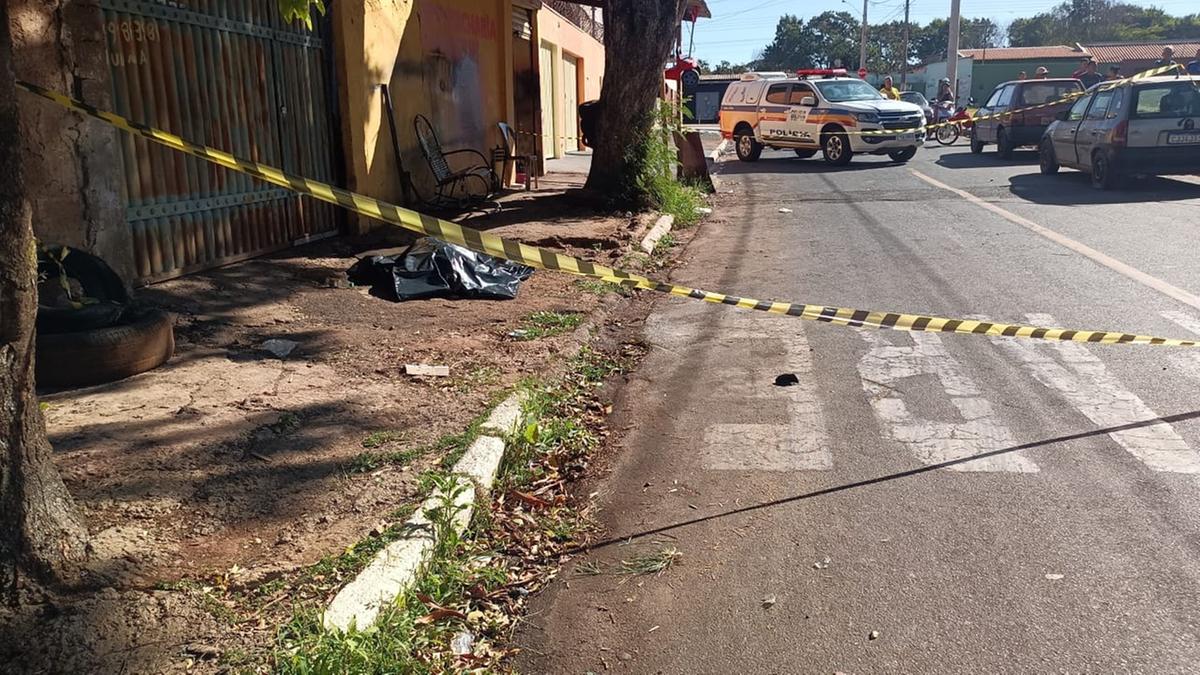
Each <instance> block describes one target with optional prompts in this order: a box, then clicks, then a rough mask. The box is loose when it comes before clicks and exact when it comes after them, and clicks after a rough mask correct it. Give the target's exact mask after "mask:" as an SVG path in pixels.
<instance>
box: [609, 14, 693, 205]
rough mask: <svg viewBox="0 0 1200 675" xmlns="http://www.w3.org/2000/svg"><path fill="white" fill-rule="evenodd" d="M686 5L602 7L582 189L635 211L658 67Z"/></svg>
mask: <svg viewBox="0 0 1200 675" xmlns="http://www.w3.org/2000/svg"><path fill="white" fill-rule="evenodd" d="M685 5H686V0H608V1H607V2H606V3H605V5H604V85H603V86H602V87H601V89H600V110H599V114H598V115H597V120H596V136H597V138H596V139H595V147H594V148H593V153H592V168H591V171H590V172H589V173H588V180H587V187H588V188H589V189H592V190H596V191H598V192H600V193H602V194H604V195H605V197H607V198H608V199H609V200H610V201H612V202H614V203H615V204H619V205H628V206H632V207H636V208H641V207H643V206H645V205H646V204H647V195H646V193H645V191H644V190H643V189H642V187H640V186H639V185H638V180H637V177H638V174H639V173H640V172H641V170H642V167H643V165H644V164H645V159H646V148H645V141H646V138H647V137H648V136H649V134H650V129H651V127H652V125H653V123H654V106H655V101H656V100H657V99H658V95H659V91H660V90H661V89H662V82H663V66H664V65H665V64H666V61H667V57H668V56H669V55H670V53H671V43H672V41H673V40H674V38H675V32H676V27H677V26H678V25H679V22H680V21H682V20H683V10H684V7H685Z"/></svg>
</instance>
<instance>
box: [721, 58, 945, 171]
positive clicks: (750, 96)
mask: <svg viewBox="0 0 1200 675" xmlns="http://www.w3.org/2000/svg"><path fill="white" fill-rule="evenodd" d="M863 132H868V133H863ZM872 132H873V133H872ZM721 135H722V136H724V137H725V138H729V139H733V141H734V147H735V149H736V150H737V156H738V159H740V160H742V161H744V162H753V161H755V160H757V159H758V157H759V155H761V154H762V150H763V148H764V147H767V148H791V149H793V150H795V151H796V154H797V155H798V156H800V157H801V158H808V157H812V156H813V155H816V154H817V151H818V150H820V151H821V152H822V153H823V154H824V156H825V161H826V162H829V163H830V164H836V165H844V164H847V163H849V162H850V159H851V158H852V157H853V156H854V155H855V154H858V153H865V154H872V155H887V156H888V157H891V158H892V160H893V161H896V162H907V161H908V160H910V159H912V157H913V155H915V154H917V148H919V147H921V145H922V144H923V143H924V142H925V113H924V111H923V110H921V108H920V106H917V105H913V104H912V103H905V102H903V101H892V100H889V99H887V98H884V96H883V95H882V94H880V93H879V92H878V91H877V90H876V89H875V88H874V87H872V86H871V85H869V84H867V83H866V82H864V81H862V80H860V79H857V78H853V77H846V71H844V70H841V69H836V70H828V69H816V70H800V71H797V74H796V75H795V76H792V75H788V74H787V73H746V74H744V75H742V77H741V79H740V80H738V81H737V82H734V83H733V84H731V85H729V87H728V88H727V89H726V90H725V98H724V99H722V101H721Z"/></svg>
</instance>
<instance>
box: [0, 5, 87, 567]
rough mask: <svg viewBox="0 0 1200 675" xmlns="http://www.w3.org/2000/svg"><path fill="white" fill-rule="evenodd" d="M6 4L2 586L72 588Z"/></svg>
mask: <svg viewBox="0 0 1200 675" xmlns="http://www.w3.org/2000/svg"><path fill="white" fill-rule="evenodd" d="M9 26H10V24H9V16H8V5H7V0H0V167H3V169H4V175H3V176H2V177H0V583H3V586H4V587H5V588H8V589H15V588H16V584H17V580H18V578H19V574H20V573H25V574H30V575H32V576H35V577H38V578H40V579H42V580H46V581H54V582H60V583H61V582H66V581H69V580H70V579H71V578H72V577H73V576H74V574H75V573H76V572H77V570H78V567H79V565H78V563H80V562H82V561H83V559H84V557H85V554H86V545H87V530H86V529H85V528H84V526H83V521H82V520H81V519H80V517H79V514H78V512H77V511H76V509H75V503H74V502H73V501H72V500H71V495H70V494H68V493H67V488H66V486H65V485H63V482H62V477H60V476H59V474H58V469H57V468H56V467H55V466H54V460H53V458H52V457H51V454H50V442H49V441H48V440H46V424H45V421H44V420H43V419H42V412H41V409H40V408H39V407H38V401H37V397H36V396H35V395H34V381H33V359H34V323H35V321H36V320H37V280H36V275H37V257H36V248H35V246H36V245H35V243H34V238H33V223H32V220H31V216H30V209H29V205H28V203H27V202H26V201H25V184H24V180H23V177H22V172H21V140H20V125H19V121H18V115H17V93H16V88H15V87H14V85H13V70H12V39H11V36H10V34H9V30H10V28H9Z"/></svg>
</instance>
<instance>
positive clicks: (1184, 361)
mask: <svg viewBox="0 0 1200 675" xmlns="http://www.w3.org/2000/svg"><path fill="white" fill-rule="evenodd" d="M1162 317H1163V318H1164V319H1167V320H1168V321H1173V322H1175V323H1177V324H1179V325H1180V326H1182V327H1183V329H1184V330H1188V331H1191V332H1193V333H1195V334H1196V335H1200V320H1197V319H1196V318H1195V317H1193V316H1192V315H1190V314H1185V313H1184V312H1178V311H1175V310H1170V311H1166V312H1162ZM1171 360H1172V361H1173V362H1174V363H1175V367H1176V368H1178V369H1179V371H1180V372H1182V373H1183V374H1184V375H1186V376H1188V377H1190V378H1192V379H1194V380H1200V354H1197V353H1195V352H1194V351H1192V350H1187V351H1184V352H1180V353H1178V354H1171Z"/></svg>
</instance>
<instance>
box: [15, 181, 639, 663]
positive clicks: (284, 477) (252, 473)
mask: <svg viewBox="0 0 1200 675" xmlns="http://www.w3.org/2000/svg"><path fill="white" fill-rule="evenodd" d="M571 159H572V160H573V161H581V160H579V159H576V158H571ZM583 178H584V175H582V174H578V173H570V172H566V171H558V172H556V173H555V174H553V175H552V176H551V177H550V179H549V180H547V181H546V183H544V184H543V185H542V189H541V190H537V191H533V192H516V193H512V194H510V195H508V196H506V197H505V198H504V199H503V200H502V205H503V209H502V210H501V211H500V212H499V213H494V214H483V215H478V214H477V215H475V216H473V217H471V218H468V219H466V221H465V223H466V224H469V225H470V226H472V227H475V228H479V229H488V230H490V231H493V232H495V233H497V234H500V235H502V236H505V237H510V238H515V239H518V240H521V241H524V242H526V243H531V244H536V245H541V246H546V247H550V248H554V249H558V250H563V251H565V252H568V253H571V254H573V255H577V256H581V257H588V258H591V259H593V260H597V261H601V262H604V263H605V264H615V263H616V262H617V260H618V259H619V258H620V257H621V256H622V255H623V254H624V252H625V251H626V250H627V247H628V246H629V245H630V244H632V245H634V246H636V241H634V239H633V238H634V237H635V236H636V235H637V234H638V232H637V231H636V227H635V225H636V226H640V225H641V223H640V222H638V223H632V222H631V221H630V220H629V219H626V218H623V217H597V216H595V215H594V214H592V212H590V211H589V210H588V209H587V207H584V206H579V205H577V204H576V203H575V202H574V201H573V199H572V198H571V196H570V195H569V194H568V193H569V191H570V190H571V189H575V188H578V187H580V186H582V181H583ZM409 240H411V236H410V235H408V234H407V233H403V232H400V231H398V230H390V229H389V230H383V231H380V232H378V233H376V234H373V235H370V236H367V237H360V238H338V239H332V240H326V241H322V242H318V243H315V244H311V245H308V246H305V247H301V248H296V249H291V250H288V251H284V252H282V253H279V254H276V255H273V256H269V257H265V258H259V259H255V260H250V261H247V262H243V263H238V264H235V265H231V266H228V267H224V268H221V269H217V270H212V271H208V272H204V273H200V274H194V275H191V276H187V277H183V278H180V279H176V280H172V281H168V282H164V283H160V284H156V285H153V286H151V287H148V288H145V289H142V290H141V291H139V293H138V297H139V298H140V299H142V300H143V301H146V302H149V303H151V304H154V305H157V306H159V307H162V308H164V309H167V310H168V311H170V312H172V313H174V314H175V315H176V317H177V320H176V329H175V335H176V341H177V350H176V354H175V356H174V357H173V358H172V359H171V361H170V362H169V363H168V364H166V365H165V366H163V367H161V368H158V369H156V370H153V371H150V372H147V373H143V374H141V375H138V376H135V377H133V378H129V379H127V380H124V381H121V382H115V383H111V384H107V385H102V386H98V387H93V388H89V389H84V390H77V391H67V392H62V393H56V394H50V395H47V396H45V397H43V399H42V400H43V401H44V402H45V403H46V405H47V406H48V407H47V408H46V418H47V426H48V431H49V435H50V440H51V442H52V443H53V445H54V448H55V452H56V457H57V459H58V464H59V466H60V469H61V471H62V473H63V477H64V479H65V481H66V483H67V486H68V488H69V489H70V491H71V494H72V495H73V496H74V498H75V500H76V501H77V503H78V504H79V507H80V509H81V510H82V512H83V513H84V515H85V518H86V520H87V523H88V525H89V528H90V530H91V531H92V532H93V535H94V538H93V545H94V546H95V547H96V558H95V561H94V564H93V565H92V567H93V574H94V575H95V576H96V577H97V578H98V579H99V580H100V581H101V585H102V586H105V587H108V588H106V590H104V591H102V592H100V593H99V594H90V593H84V594H81V595H78V596H71V597H67V598H60V599H57V600H56V604H57V605H59V606H60V608H62V609H63V610H65V611H62V612H60V613H59V614H56V615H54V616H50V615H39V616H38V617H33V616H29V617H18V618H16V620H15V621H14V622H13V626H14V627H15V630H16V631H17V633H18V634H16V635H12V636H9V637H12V638H13V640H12V641H11V643H10V644H26V645H28V644H38V645H39V646H40V648H41V649H42V650H43V653H42V654H39V655H28V654H24V655H22V656H26V657H33V658H35V659H36V658H42V659H45V661H44V663H43V664H42V665H45V664H46V663H49V664H53V665H54V667H53V669H61V670H62V671H64V672H117V671H124V672H167V671H170V670H173V669H175V668H177V667H178V666H179V665H180V664H179V659H181V658H183V656H182V655H183V654H184V652H185V651H186V650H185V649H184V646H185V643H197V644H202V645H205V649H206V650H208V652H206V653H209V654H211V653H221V652H226V651H230V650H242V649H247V650H251V651H252V650H253V649H255V648H256V647H255V646H256V645H259V646H261V644H262V643H263V642H264V641H265V642H268V643H269V642H270V641H271V640H272V639H273V638H274V632H275V629H276V626H277V623H278V622H277V621H276V619H278V618H279V617H278V616H276V614H278V613H279V612H280V611H282V612H287V611H290V603H288V602H282V603H279V604H278V605H276V606H275V607H274V609H273V610H272V611H267V612H266V613H262V612H260V613H259V616H258V617H257V618H256V619H254V620H253V621H252V622H251V623H249V624H242V623H241V621H243V620H244V617H242V616H241V615H240V614H239V612H240V611H241V610H240V608H238V607H236V606H227V605H225V604H224V600H218V599H217V597H216V596H215V595H213V594H210V591H212V589H213V588H216V589H218V590H217V594H218V595H219V593H220V591H221V590H227V589H232V588H238V589H254V588H257V587H261V586H262V585H263V584H267V585H268V586H269V587H274V585H276V584H284V585H285V587H286V583H287V580H288V579H289V578H290V577H289V575H292V574H293V572H294V571H296V570H298V569H301V568H303V567H305V566H308V565H312V564H313V563H316V562H317V561H319V560H322V559H327V558H328V557H329V556H336V555H337V554H340V553H341V552H342V551H343V550H344V549H345V548H346V547H347V546H348V545H349V544H352V543H355V542H357V541H359V540H362V539H363V538H364V537H368V536H370V534H371V533H372V532H375V531H379V530H380V529H381V528H383V527H386V525H387V522H388V520H387V519H388V518H389V517H390V515H389V514H393V513H397V512H401V511H403V509H404V508H405V507H406V506H407V505H409V504H410V503H412V502H414V500H415V499H417V498H418V496H419V495H420V494H421V492H422V486H421V483H422V479H421V477H422V474H423V473H425V472H426V471H427V470H429V469H434V468H437V467H439V466H441V465H442V464H443V460H444V459H445V458H446V457H447V456H448V455H450V454H452V453H454V452H456V451H458V450H459V449H460V448H459V445H461V442H460V441H461V436H460V434H461V432H462V431H463V430H464V429H465V428H466V427H467V426H468V425H469V424H470V423H471V421H472V419H474V418H475V417H476V416H477V415H479V413H480V412H482V411H484V410H485V409H486V408H487V406H488V405H489V404H490V403H494V402H495V399H496V397H497V396H498V395H500V394H501V393H503V392H504V391H506V390H507V389H509V388H511V387H512V386H513V385H515V384H516V383H517V382H518V381H520V380H522V379H523V378H526V377H529V376H531V375H535V374H540V373H543V372H545V371H547V370H549V369H550V368H552V366H553V364H554V363H556V362H557V360H558V359H559V358H560V353H562V352H563V351H564V350H566V349H568V347H569V346H570V345H571V344H573V343H572V340H573V337H572V335H571V333H572V330H573V329H574V328H575V327H576V326H579V325H581V324H582V323H583V322H584V321H585V320H586V317H587V316H588V315H589V314H590V313H592V312H594V311H595V310H597V309H598V308H601V307H605V306H611V305H613V304H615V303H617V302H619V301H620V296H619V295H617V294H616V293H615V292H610V291H609V290H608V289H607V288H606V287H600V288H595V287H587V286H583V285H581V284H580V282H579V280H577V279H575V278H573V277H570V276H568V275H564V274H555V273H552V272H544V271H539V272H536V273H535V274H534V275H533V276H532V277H531V278H530V279H528V280H527V281H526V282H524V283H523V284H522V286H521V288H520V292H519V295H518V297H517V298H516V299H515V300H510V301H488V300H448V299H433V300H425V301H414V302H405V303H393V302H390V301H387V300H384V299H380V298H376V297H373V296H372V295H370V294H369V293H368V289H366V288H361V287H351V286H349V284H348V283H346V281H345V276H344V272H345V270H346V269H347V268H349V267H350V266H351V265H352V264H353V263H354V262H355V260H356V259H357V258H358V257H359V256H362V255H365V254H366V253H367V252H369V251H372V250H378V249H382V248H389V247H395V246H398V245H402V244H404V243H405V242H407V241H409ZM614 289H615V287H614ZM267 340H289V341H293V342H295V343H296V344H295V347H294V349H293V350H292V351H291V352H290V353H289V354H287V355H286V356H283V357H279V356H277V355H273V354H271V353H270V352H269V351H267V350H265V349H264V348H263V346H262V345H263V343H264V342H265V341H267ZM405 364H430V365H444V366H448V367H449V369H450V376H449V377H412V376H408V375H406V374H405V372H404V366H405ZM205 588H207V589H209V590H207V591H204V592H202V593H201V592H199V590H198V589H205ZM153 589H157V590H153ZM247 592H249V591H247ZM213 603H216V604H215V605H214V604H213ZM264 609H265V608H264ZM55 617H57V618H55ZM234 617H236V618H237V620H236V621H235V622H234V623H233V624H229V623H227V621H226V619H230V620H231V619H232V618H234ZM0 618H5V617H0ZM0 623H2V622H0ZM9 630H11V628H10V629H9ZM0 632H4V631H0ZM39 634H40V635H45V634H56V635H59V636H60V637H59V638H57V639H55V640H53V641H45V640H38V639H36V638H35V636H36V635H39ZM147 635H152V636H153V637H154V640H153V641H147V640H145V636H147ZM5 651H8V650H0V655H3V654H4V652H5ZM14 658H15V657H14ZM112 659H117V661H113V660H112ZM27 665H29V667H30V669H31V670H37V667H38V664H37V663H31V664H27Z"/></svg>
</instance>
